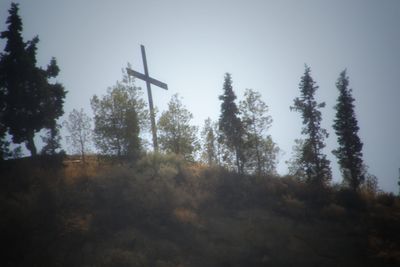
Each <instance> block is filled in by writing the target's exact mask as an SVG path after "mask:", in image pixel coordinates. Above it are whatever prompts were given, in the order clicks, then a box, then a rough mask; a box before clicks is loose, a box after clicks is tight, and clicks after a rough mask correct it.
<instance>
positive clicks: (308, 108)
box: [291, 66, 332, 185]
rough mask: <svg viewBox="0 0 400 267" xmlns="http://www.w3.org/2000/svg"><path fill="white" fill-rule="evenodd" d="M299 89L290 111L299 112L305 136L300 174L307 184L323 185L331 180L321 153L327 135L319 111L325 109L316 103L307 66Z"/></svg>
mask: <svg viewBox="0 0 400 267" xmlns="http://www.w3.org/2000/svg"><path fill="white" fill-rule="evenodd" d="M299 89H300V94H301V95H300V97H296V98H295V99H294V105H293V106H292V107H291V110H294V111H298V112H300V114H301V117H302V119H303V125H304V127H303V129H302V131H301V133H302V134H303V135H305V136H306V138H305V139H304V144H303V146H302V148H301V157H300V159H299V163H300V167H301V168H302V170H301V172H303V173H304V174H305V177H306V180H307V181H308V182H309V183H311V184H316V185H323V184H326V183H327V182H328V181H329V180H331V178H332V176H331V169H330V166H329V164H330V162H329V160H328V159H327V158H326V155H325V154H323V151H322V150H323V148H324V147H325V143H324V139H325V138H327V137H328V133H327V131H326V130H325V129H323V128H322V127H321V121H322V117H321V112H320V111H319V109H321V108H323V107H325V103H324V102H322V103H317V101H316V100H315V96H314V95H315V92H316V91H317V89H318V86H317V85H316V84H315V82H314V80H313V78H312V77H311V70H310V68H309V67H308V66H306V67H305V72H304V75H303V76H302V77H301V82H300V84H299Z"/></svg>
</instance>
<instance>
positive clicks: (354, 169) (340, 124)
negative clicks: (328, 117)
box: [333, 70, 364, 191]
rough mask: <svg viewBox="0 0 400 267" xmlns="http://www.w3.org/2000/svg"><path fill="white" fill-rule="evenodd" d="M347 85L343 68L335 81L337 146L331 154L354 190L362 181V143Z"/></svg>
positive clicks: (347, 182)
mask: <svg viewBox="0 0 400 267" xmlns="http://www.w3.org/2000/svg"><path fill="white" fill-rule="evenodd" d="M348 86H349V77H348V76H347V75H346V70H344V71H342V72H341V73H340V76H339V78H338V80H337V82H336V87H337V89H338V90H339V97H338V99H337V104H336V106H335V109H336V118H335V120H334V124H333V128H334V129H335V132H336V135H337V140H338V144H339V147H338V148H337V149H336V150H334V151H333V154H334V155H335V156H336V157H337V158H338V163H339V166H340V170H341V172H342V175H343V181H344V183H345V184H347V185H348V186H349V187H350V188H351V189H353V190H354V191H356V190H357V189H358V188H359V186H360V184H362V183H363V181H364V173H363V160H362V152H361V150H362V147H363V143H362V142H361V140H360V138H359V136H358V130H359V127H358V122H357V119H356V115H355V112H354V98H353V96H352V90H351V89H350V88H348Z"/></svg>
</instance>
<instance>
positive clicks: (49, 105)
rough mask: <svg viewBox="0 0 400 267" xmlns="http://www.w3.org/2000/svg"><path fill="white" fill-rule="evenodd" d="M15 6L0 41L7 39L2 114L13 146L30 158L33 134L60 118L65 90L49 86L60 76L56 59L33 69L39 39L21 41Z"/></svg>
mask: <svg viewBox="0 0 400 267" xmlns="http://www.w3.org/2000/svg"><path fill="white" fill-rule="evenodd" d="M18 9H19V8H18V4H15V3H12V4H11V8H10V10H9V17H8V19H7V24H8V29H7V30H6V31H3V32H2V33H1V36H0V38H1V39H5V40H6V46H5V48H4V52H3V53H1V54H0V73H1V74H0V88H1V91H2V92H1V96H2V97H1V98H0V100H1V101H2V104H1V105H0V106H3V107H2V108H3V109H4V114H3V115H2V121H3V122H4V125H5V127H6V128H7V129H8V131H9V133H10V134H11V135H12V141H13V142H14V143H22V142H25V143H26V146H27V148H28V150H29V151H30V152H31V155H32V156H35V155H36V154H37V150H36V146H35V143H34V136H35V133H37V132H39V131H40V130H41V129H43V128H48V129H52V128H53V127H54V125H55V121H56V119H57V118H59V117H60V116H61V115H63V104H64V98H65V94H66V91H65V90H64V87H63V86H62V85H61V84H60V83H58V82H55V83H50V82H49V79H51V78H56V77H57V75H58V73H59V68H58V66H57V63H56V60H55V59H54V58H52V59H51V61H50V64H49V65H48V66H47V68H46V69H42V68H40V67H37V66H36V50H37V44H38V42H39V38H38V37H34V38H33V39H32V40H30V41H27V42H24V41H23V39H22V20H21V18H20V16H19V14H18Z"/></svg>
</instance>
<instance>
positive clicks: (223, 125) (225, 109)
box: [219, 73, 244, 173]
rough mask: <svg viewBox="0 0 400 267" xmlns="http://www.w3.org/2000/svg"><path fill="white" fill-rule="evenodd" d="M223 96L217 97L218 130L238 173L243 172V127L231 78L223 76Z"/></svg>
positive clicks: (228, 75)
mask: <svg viewBox="0 0 400 267" xmlns="http://www.w3.org/2000/svg"><path fill="white" fill-rule="evenodd" d="M223 91H224V92H223V94H222V95H221V96H220V97H219V99H220V100H221V101H222V103H221V115H220V117H219V129H220V131H221V140H222V142H224V143H225V144H226V146H227V147H228V148H229V149H230V150H231V151H233V152H234V154H235V158H236V167H237V171H238V173H243V172H244V153H243V133H244V131H243V125H242V121H241V120H240V117H239V109H238V107H237V106H236V103H235V99H236V95H235V93H234V92H233V88H232V78H231V75H230V74H229V73H226V74H225V79H224V85H223Z"/></svg>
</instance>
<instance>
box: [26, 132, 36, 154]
mask: <svg viewBox="0 0 400 267" xmlns="http://www.w3.org/2000/svg"><path fill="white" fill-rule="evenodd" d="M33 136H34V133H30V134H29V136H28V139H27V140H26V148H27V149H28V150H29V151H30V152H31V156H32V157H35V156H36V155H37V150H36V146H35V142H34V141H33Z"/></svg>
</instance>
